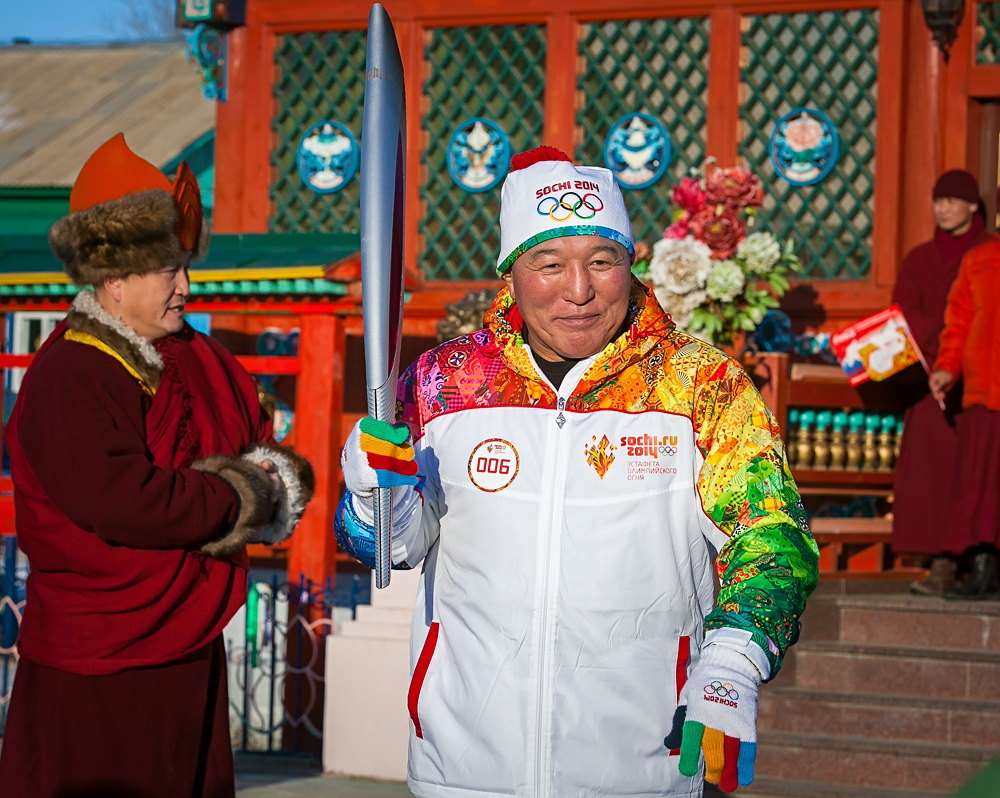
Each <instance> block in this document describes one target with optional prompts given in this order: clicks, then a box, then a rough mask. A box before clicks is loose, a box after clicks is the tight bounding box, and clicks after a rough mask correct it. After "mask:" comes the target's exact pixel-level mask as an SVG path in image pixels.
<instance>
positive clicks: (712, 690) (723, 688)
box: [705, 681, 740, 701]
mask: <svg viewBox="0 0 1000 798" xmlns="http://www.w3.org/2000/svg"><path fill="white" fill-rule="evenodd" d="M705 694H706V695H717V696H718V697H719V698H728V699H730V700H731V701H739V700H740V694H739V693H737V692H736V688H735V687H733V686H732V685H731V684H730V683H729V682H726V683H725V684H723V683H722V682H720V681H714V682H710V683H709V684H706V685H705Z"/></svg>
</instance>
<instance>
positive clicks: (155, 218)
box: [49, 133, 209, 285]
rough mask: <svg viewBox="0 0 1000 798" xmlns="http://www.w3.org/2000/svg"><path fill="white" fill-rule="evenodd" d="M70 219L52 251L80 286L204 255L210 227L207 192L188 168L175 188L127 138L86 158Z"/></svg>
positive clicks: (56, 233)
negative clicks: (205, 204)
mask: <svg viewBox="0 0 1000 798" xmlns="http://www.w3.org/2000/svg"><path fill="white" fill-rule="evenodd" d="M69 211H70V212H69V215H68V216H64V217H63V218H62V219H60V220H59V221H57V222H56V223H55V224H54V225H52V227H51V228H50V229H49V246H50V247H52V251H53V252H54V253H55V255H56V257H57V258H59V260H61V261H62V262H63V265H64V267H65V269H66V272H67V274H69V276H70V279H71V280H72V281H73V282H74V283H76V284H77V285H100V284H101V283H103V282H104V281H105V280H106V279H108V278H111V277H128V276H129V275H130V274H146V273H148V272H153V271H157V270H158V269H162V268H163V267H164V266H168V265H170V264H171V263H176V262H177V259H178V258H179V257H180V255H181V253H183V252H193V253H194V257H195V258H200V257H204V255H205V252H206V251H207V250H208V239H209V232H208V225H207V224H206V223H205V219H204V217H203V215H202V206H201V190H200V189H199V187H198V181H197V179H196V178H195V176H194V174H193V173H192V172H191V169H190V168H189V167H188V165H187V164H186V163H182V164H181V165H180V168H179V169H178V170H177V179H176V180H175V181H174V182H173V184H171V182H170V180H168V179H167V176H166V175H164V174H163V172H161V171H160V170H159V169H157V168H156V167H155V166H153V165H152V164H151V163H149V161H146V160H144V159H142V158H140V157H139V156H138V155H136V154H135V153H134V152H132V150H130V149H129V148H128V145H127V144H126V143H125V136H124V135H123V134H122V133H119V134H118V135H116V136H114V137H113V138H111V139H110V140H108V141H106V142H105V143H104V144H102V145H101V146H100V147H99V148H98V149H97V151H96V152H95V153H94V154H93V155H91V156H90V158H88V159H87V162H86V163H85V164H84V165H83V169H81V170H80V175H79V177H77V179H76V183H74V184H73V191H72V192H71V193H70V197H69Z"/></svg>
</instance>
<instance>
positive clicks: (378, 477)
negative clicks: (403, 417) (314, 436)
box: [340, 417, 420, 501]
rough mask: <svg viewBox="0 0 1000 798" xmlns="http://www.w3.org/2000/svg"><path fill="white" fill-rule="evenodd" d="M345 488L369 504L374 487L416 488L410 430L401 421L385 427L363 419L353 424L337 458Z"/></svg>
mask: <svg viewBox="0 0 1000 798" xmlns="http://www.w3.org/2000/svg"><path fill="white" fill-rule="evenodd" d="M340 465H341V469H342V470H343V472H344V483H345V484H346V485H347V489H348V490H349V491H350V492H351V493H353V494H354V495H355V496H357V497H358V498H360V499H365V500H368V501H371V499H372V496H373V491H374V490H375V488H400V487H403V486H405V485H414V486H416V485H417V484H418V483H419V480H420V475H419V474H418V473H417V464H416V462H415V461H414V459H413V447H412V446H411V445H410V430H409V428H408V427H407V426H406V424H403V423H402V422H400V423H398V424H386V423H385V422H384V421H376V420H375V419H374V418H367V417H366V418H363V419H361V420H360V421H359V422H358V423H357V424H355V425H354V429H352V430H351V434H350V435H349V436H348V438H347V443H346V444H345V445H344V451H343V453H342V454H341V456H340Z"/></svg>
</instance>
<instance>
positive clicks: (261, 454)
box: [243, 443, 316, 543]
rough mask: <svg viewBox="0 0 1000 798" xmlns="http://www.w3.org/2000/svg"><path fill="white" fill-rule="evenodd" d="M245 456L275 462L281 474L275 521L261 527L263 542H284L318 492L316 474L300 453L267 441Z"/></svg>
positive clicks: (258, 460)
mask: <svg viewBox="0 0 1000 798" xmlns="http://www.w3.org/2000/svg"><path fill="white" fill-rule="evenodd" d="M243 459H245V460H247V461H249V462H251V463H257V464H260V463H262V462H264V461H265V460H270V461H271V462H272V463H274V465H275V467H276V468H277V470H278V476H279V477H281V484H282V487H281V490H280V491H279V498H278V513H277V516H276V517H275V518H274V520H273V521H272V523H270V524H268V525H267V526H265V527H264V528H263V529H262V530H261V537H260V539H259V541H255V542H260V543H281V542H282V541H283V540H287V539H288V538H289V537H291V534H292V532H294V531H295V527H296V526H298V523H299V521H300V520H302V515H303V514H304V513H305V511H306V505H307V504H309V501H310V500H311V499H312V497H313V494H314V493H315V492H316V476H315V475H314V474H313V469H312V466H311V465H310V464H309V461H308V460H306V459H305V458H304V457H301V456H300V455H297V454H296V453H295V452H293V451H292V450H291V449H286V448H285V447H283V446H275V445H272V444H268V443H259V444H256V445H255V446H253V447H251V448H250V449H249V450H248V451H247V452H246V453H245V454H244V455H243Z"/></svg>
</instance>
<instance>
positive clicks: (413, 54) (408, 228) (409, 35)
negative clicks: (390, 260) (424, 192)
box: [394, 22, 426, 275]
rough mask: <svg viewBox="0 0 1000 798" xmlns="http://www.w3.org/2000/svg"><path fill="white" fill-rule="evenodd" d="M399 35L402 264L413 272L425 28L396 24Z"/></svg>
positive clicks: (416, 267) (417, 238) (417, 226)
mask: <svg viewBox="0 0 1000 798" xmlns="http://www.w3.org/2000/svg"><path fill="white" fill-rule="evenodd" d="M394 27H395V28H396V32H397V36H398V37H399V48H400V50H399V55H400V58H402V60H403V90H404V92H405V97H406V187H405V194H406V199H405V205H404V211H405V213H406V217H405V222H404V227H403V263H404V265H405V268H406V269H408V270H409V271H410V272H413V273H420V274H421V275H422V272H419V268H420V267H419V265H418V264H419V259H420V222H421V216H422V214H421V213H420V189H421V187H422V186H423V184H424V176H423V174H422V171H423V170H422V168H421V165H420V156H421V155H422V154H423V152H424V147H423V132H422V130H423V122H424V108H423V105H424V103H423V91H424V78H425V77H426V76H425V75H424V68H425V65H424V28H423V26H422V25H420V24H419V23H418V22H404V23H402V24H401V25H398V26H394Z"/></svg>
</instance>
